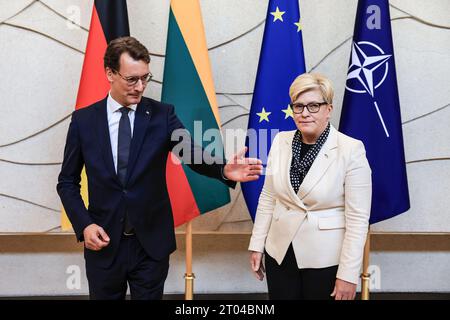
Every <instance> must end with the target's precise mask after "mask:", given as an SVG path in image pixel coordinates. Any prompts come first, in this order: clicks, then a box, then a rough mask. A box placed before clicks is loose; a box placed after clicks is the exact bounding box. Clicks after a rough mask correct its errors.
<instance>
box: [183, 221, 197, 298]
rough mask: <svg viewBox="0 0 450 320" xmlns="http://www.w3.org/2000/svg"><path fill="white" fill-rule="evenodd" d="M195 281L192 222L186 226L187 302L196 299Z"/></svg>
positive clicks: (185, 294)
mask: <svg viewBox="0 0 450 320" xmlns="http://www.w3.org/2000/svg"><path fill="white" fill-rule="evenodd" d="M194 279H195V275H194V274H193V273H192V221H189V222H188V223H187V224H186V273H185V274H184V281H185V290H184V296H185V300H193V299H194Z"/></svg>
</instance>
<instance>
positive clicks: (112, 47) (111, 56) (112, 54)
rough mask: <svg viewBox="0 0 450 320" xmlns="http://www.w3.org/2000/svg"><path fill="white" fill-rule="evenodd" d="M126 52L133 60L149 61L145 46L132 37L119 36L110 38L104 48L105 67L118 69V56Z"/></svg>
mask: <svg viewBox="0 0 450 320" xmlns="http://www.w3.org/2000/svg"><path fill="white" fill-rule="evenodd" d="M125 52H126V53H128V54H129V55H130V57H132V58H133V59H134V60H137V61H139V60H142V61H144V62H146V63H150V53H149V52H148V50H147V48H146V47H145V46H144V45H143V44H142V43H140V42H139V41H138V40H137V39H136V38H133V37H120V38H117V39H114V40H112V41H111V42H110V43H109V44H108V47H107V48H106V52H105V56H104V58H103V63H104V66H105V69H106V68H110V69H112V70H114V71H119V70H120V56H121V55H122V53H125Z"/></svg>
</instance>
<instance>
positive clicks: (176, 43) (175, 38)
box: [161, 0, 230, 226]
mask: <svg viewBox="0 0 450 320" xmlns="http://www.w3.org/2000/svg"><path fill="white" fill-rule="evenodd" d="M161 100H162V101H163V102H167V103H170V104H173V105H174V106H175V112H176V114H177V116H178V117H179V118H180V120H181V121H182V123H183V124H184V126H185V127H186V129H188V131H189V132H190V134H191V135H192V136H193V138H194V140H195V142H196V143H197V144H199V145H201V146H203V147H207V145H208V141H206V140H205V139H203V135H204V133H205V131H206V130H208V129H213V130H217V131H216V132H219V130H220V117H219V109H218V106H217V101H216V96H215V90H214V83H213V79H212V72H211V65H210V62H209V57H208V49H207V46H206V36H205V32H204V27H203V21H202V15H201V10H200V4H199V2H198V0H172V1H171V2H170V12H169V26H168V34H167V46H166V59H165V65H164V81H163V89H162V94H161ZM195 123H196V124H195ZM219 140H220V141H215V143H216V146H218V148H216V151H217V149H219V152H220V153H221V154H223V144H222V141H221V137H220V139H219ZM166 177H167V188H168V191H169V196H170V202H171V205H172V211H173V215H174V222H175V226H179V225H182V224H184V223H185V222H187V221H189V220H191V219H193V218H195V217H196V216H198V215H200V214H203V213H206V212H209V211H211V210H214V209H216V208H218V207H221V206H223V205H225V204H227V203H229V202H230V194H229V191H228V187H227V186H225V185H224V184H223V183H222V182H220V181H218V180H216V179H212V178H209V177H205V176H202V175H200V174H198V173H196V172H194V171H193V170H191V169H190V168H189V167H188V166H187V165H185V164H176V163H174V161H172V156H171V155H169V157H168V161H167V173H166Z"/></svg>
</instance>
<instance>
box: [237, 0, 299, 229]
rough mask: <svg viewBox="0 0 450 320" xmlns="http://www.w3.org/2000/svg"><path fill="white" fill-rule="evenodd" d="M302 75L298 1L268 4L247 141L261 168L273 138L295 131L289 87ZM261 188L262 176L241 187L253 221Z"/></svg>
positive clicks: (272, 0) (277, 0) (271, 2)
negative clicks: (260, 162)
mask: <svg viewBox="0 0 450 320" xmlns="http://www.w3.org/2000/svg"><path fill="white" fill-rule="evenodd" d="M304 72H305V59H304V55H303V43H302V24H301V20H300V8H299V5H298V0H270V1H269V7H268V9H267V16H266V24H265V28H264V37H263V42H262V46H261V53H260V56H259V64H258V72H257V75H256V82H255V89H254V91H253V100H252V105H251V108H250V115H249V120H248V131H247V140H246V146H247V147H248V148H249V149H248V155H249V156H251V157H258V158H260V159H261V160H262V161H263V164H264V165H266V162H267V155H268V152H269V150H270V147H271V144H272V141H273V138H274V137H275V134H276V133H277V132H278V131H286V130H294V129H295V128H296V126H295V123H294V121H293V114H292V111H291V109H290V108H289V103H290V98H289V87H290V85H291V83H292V81H294V79H295V78H296V77H297V76H299V75H300V74H302V73H304ZM263 185H264V175H262V176H261V177H260V178H259V179H258V180H256V181H252V182H246V183H243V184H242V192H243V195H244V198H245V202H246V203H247V207H248V210H249V212H250V215H251V217H252V220H255V214H256V208H257V206H258V200H259V195H260V193H261V190H262V187H263Z"/></svg>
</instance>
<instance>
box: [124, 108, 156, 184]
mask: <svg viewBox="0 0 450 320" xmlns="http://www.w3.org/2000/svg"><path fill="white" fill-rule="evenodd" d="M151 117H152V110H151V108H150V105H149V104H148V102H147V101H145V100H144V99H142V100H141V102H140V103H139V104H138V106H137V108H136V115H135V117H134V129H133V138H132V140H131V150H130V157H129V158H128V170H127V183H128V181H129V180H130V177H131V174H132V172H133V169H134V166H135V163H136V159H137V158H138V155H139V151H140V150H141V147H142V142H143V141H144V137H145V134H146V132H147V128H148V125H149V123H150V119H151Z"/></svg>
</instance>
